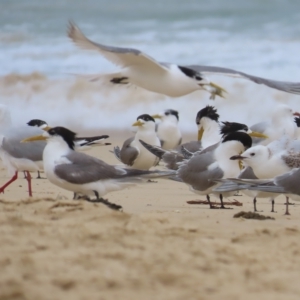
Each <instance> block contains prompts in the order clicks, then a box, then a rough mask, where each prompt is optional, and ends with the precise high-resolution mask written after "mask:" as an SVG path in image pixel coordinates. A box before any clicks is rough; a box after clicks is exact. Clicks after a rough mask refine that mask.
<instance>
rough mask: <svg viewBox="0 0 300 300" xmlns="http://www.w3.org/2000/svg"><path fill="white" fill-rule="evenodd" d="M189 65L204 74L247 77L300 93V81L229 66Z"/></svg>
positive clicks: (281, 89) (257, 81) (286, 90)
mask: <svg viewBox="0 0 300 300" xmlns="http://www.w3.org/2000/svg"><path fill="white" fill-rule="evenodd" d="M187 67H188V68H191V69H193V70H195V71H197V72H200V73H204V74H205V73H208V74H209V73H210V74H221V75H228V76H235V77H241V78H246V79H249V80H251V81H253V82H255V83H257V84H264V85H266V86H268V87H270V88H273V89H276V90H280V91H284V92H287V93H291V94H297V95H298V94H300V82H288V81H278V80H272V79H266V78H262V77H257V76H253V75H250V74H247V73H244V72H240V71H236V70H232V69H228V68H222V67H214V66H200V65H192V66H187Z"/></svg>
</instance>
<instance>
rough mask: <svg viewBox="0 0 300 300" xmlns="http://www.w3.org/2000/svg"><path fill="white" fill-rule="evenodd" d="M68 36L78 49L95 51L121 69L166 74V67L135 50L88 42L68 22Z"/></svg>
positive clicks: (72, 24)
mask: <svg viewBox="0 0 300 300" xmlns="http://www.w3.org/2000/svg"><path fill="white" fill-rule="evenodd" d="M68 36H69V37H70V38H71V39H72V41H73V42H74V43H75V44H76V45H77V46H79V47H80V48H83V49H87V50H97V51H98V52H100V53H101V54H102V55H103V56H104V57H105V58H106V59H108V60H109V61H111V62H113V63H115V64H116V65H119V66H121V67H124V68H125V67H129V66H134V65H135V66H136V65H143V66H145V68H146V69H149V68H152V69H153V68H154V69H155V70H156V71H157V72H166V71H167V70H168V68H167V67H166V66H164V65H162V64H160V63H159V62H157V61H156V60H155V59H154V58H152V57H150V56H148V55H147V54H145V53H143V52H141V51H139V50H137V49H131V48H120V47H112V46H106V45H102V44H99V43H95V42H93V41H91V40H89V39H88V38H87V37H86V36H85V35H84V34H83V33H82V32H81V30H80V29H79V28H78V27H77V26H76V25H75V24H74V23H72V22H69V28H68Z"/></svg>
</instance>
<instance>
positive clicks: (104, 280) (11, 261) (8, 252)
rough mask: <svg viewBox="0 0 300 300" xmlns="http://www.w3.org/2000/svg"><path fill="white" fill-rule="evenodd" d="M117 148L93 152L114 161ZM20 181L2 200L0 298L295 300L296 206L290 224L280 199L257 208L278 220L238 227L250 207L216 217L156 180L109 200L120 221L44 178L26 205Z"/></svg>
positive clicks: (299, 247)
mask: <svg viewBox="0 0 300 300" xmlns="http://www.w3.org/2000/svg"><path fill="white" fill-rule="evenodd" d="M112 141H113V144H119V145H121V141H122V140H120V139H113V140H112ZM111 148H112V146H109V147H102V148H98V149H95V150H92V151H90V152H89V153H91V154H93V155H95V156H97V157H102V158H103V159H104V160H105V161H107V162H110V163H117V161H116V160H115V158H114V157H113V155H112V154H111V153H109V151H108V150H110V149H111ZM19 177H20V179H19V180H18V181H16V182H15V183H13V184H12V185H11V186H10V187H8V188H7V190H6V191H5V194H1V196H0V199H1V200H0V224H1V225H0V230H1V233H0V245H1V251H0V269H1V272H0V299H30V300H31V299H49V300H50V299H51V300H52V299H64V300H68V299H72V300H74V299H139V300H140V299H178V300H179V299H230V300H234V299H264V300H266V299H270V300H271V299H272V300H274V299H275V300H276V299H299V294H300V285H299V284H298V279H299V276H300V271H299V264H300V255H299V252H300V227H299V217H300V206H299V204H297V203H296V205H293V206H291V207H290V212H291V215H290V216H285V215H284V212H285V206H284V205H283V203H284V198H283V197H282V196H281V197H279V198H277V199H276V206H275V210H276V211H277V213H270V209H271V203H270V202H269V201H268V200H267V199H259V200H258V204H257V205H258V209H259V210H263V212H262V214H264V215H268V216H272V217H274V218H275V220H265V221H259V220H245V219H235V218H233V215H234V214H235V213H237V212H240V211H242V210H243V211H252V209H253V207H252V199H250V198H248V197H244V196H242V197H240V196H236V197H233V198H234V199H236V200H238V201H241V202H243V206H241V207H234V208H233V209H228V210H210V209H208V207H206V206H203V205H189V204H187V203H186V202H187V201H189V200H196V199H202V200H204V199H205V198H204V197H199V196H197V195H195V194H192V193H191V192H190V191H189V190H188V188H187V186H185V185H184V184H181V183H178V182H172V181H168V180H161V179H160V180H158V182H157V183H145V184H142V185H139V186H136V187H132V188H130V189H126V190H123V191H120V192H114V193H111V194H108V195H107V197H106V198H108V199H109V200H110V201H112V202H115V203H118V204H120V205H122V206H123V209H124V212H122V213H121V212H114V211H111V210H109V209H108V208H106V207H104V206H103V205H101V204H92V203H87V202H84V201H75V200H72V193H71V192H68V191H64V190H62V189H60V188H58V187H55V186H53V185H52V184H51V183H49V182H48V181H47V180H46V179H39V180H38V179H34V180H33V193H34V197H33V198H32V199H28V198H27V183H26V180H25V179H23V175H22V173H19ZM33 177H35V174H33ZM7 180H8V177H7V173H6V171H5V170H1V171H0V184H3V183H4V182H6V181H7Z"/></svg>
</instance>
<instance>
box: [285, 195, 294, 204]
mask: <svg viewBox="0 0 300 300" xmlns="http://www.w3.org/2000/svg"><path fill="white" fill-rule="evenodd" d="M286 198H287V203H288V205H295V203H291V202H290V201H289V197H286Z"/></svg>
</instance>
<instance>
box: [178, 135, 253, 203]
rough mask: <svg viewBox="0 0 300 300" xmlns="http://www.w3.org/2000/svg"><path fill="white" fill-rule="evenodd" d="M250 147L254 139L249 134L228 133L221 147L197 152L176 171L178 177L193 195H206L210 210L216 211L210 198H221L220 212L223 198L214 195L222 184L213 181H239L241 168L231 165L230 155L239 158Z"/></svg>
mask: <svg viewBox="0 0 300 300" xmlns="http://www.w3.org/2000/svg"><path fill="white" fill-rule="evenodd" d="M251 145H252V139H251V137H250V136H249V135H248V134H247V133H244V132H233V133H229V134H228V135H226V136H225V137H224V138H223V139H222V141H220V142H219V143H217V144H215V145H212V146H210V147H207V148H205V149H204V150H202V151H199V152H196V153H194V154H193V156H192V157H191V158H190V159H189V160H185V161H183V162H182V163H181V164H180V166H179V169H178V171H177V177H178V178H179V179H180V180H181V181H182V182H184V183H186V184H187V185H188V186H189V187H190V190H191V191H192V192H194V193H196V194H200V195H206V198H207V201H208V202H209V203H210V208H215V207H214V206H212V205H211V202H210V197H209V194H211V193H214V194H218V195H219V198H220V201H221V207H220V208H223V209H224V208H225V206H224V204H223V194H222V193H220V192H213V188H215V187H216V186H217V185H219V184H220V183H217V182H215V181H214V180H216V179H222V178H227V177H237V176H238V175H239V173H240V171H241V169H240V165H239V163H238V162H235V163H232V160H231V159H230V158H231V157H232V156H233V155H231V154H232V153H235V154H234V155H238V154H239V153H241V152H243V151H244V150H245V149H248V148H250V147H251ZM226 194H227V193H226Z"/></svg>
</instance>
